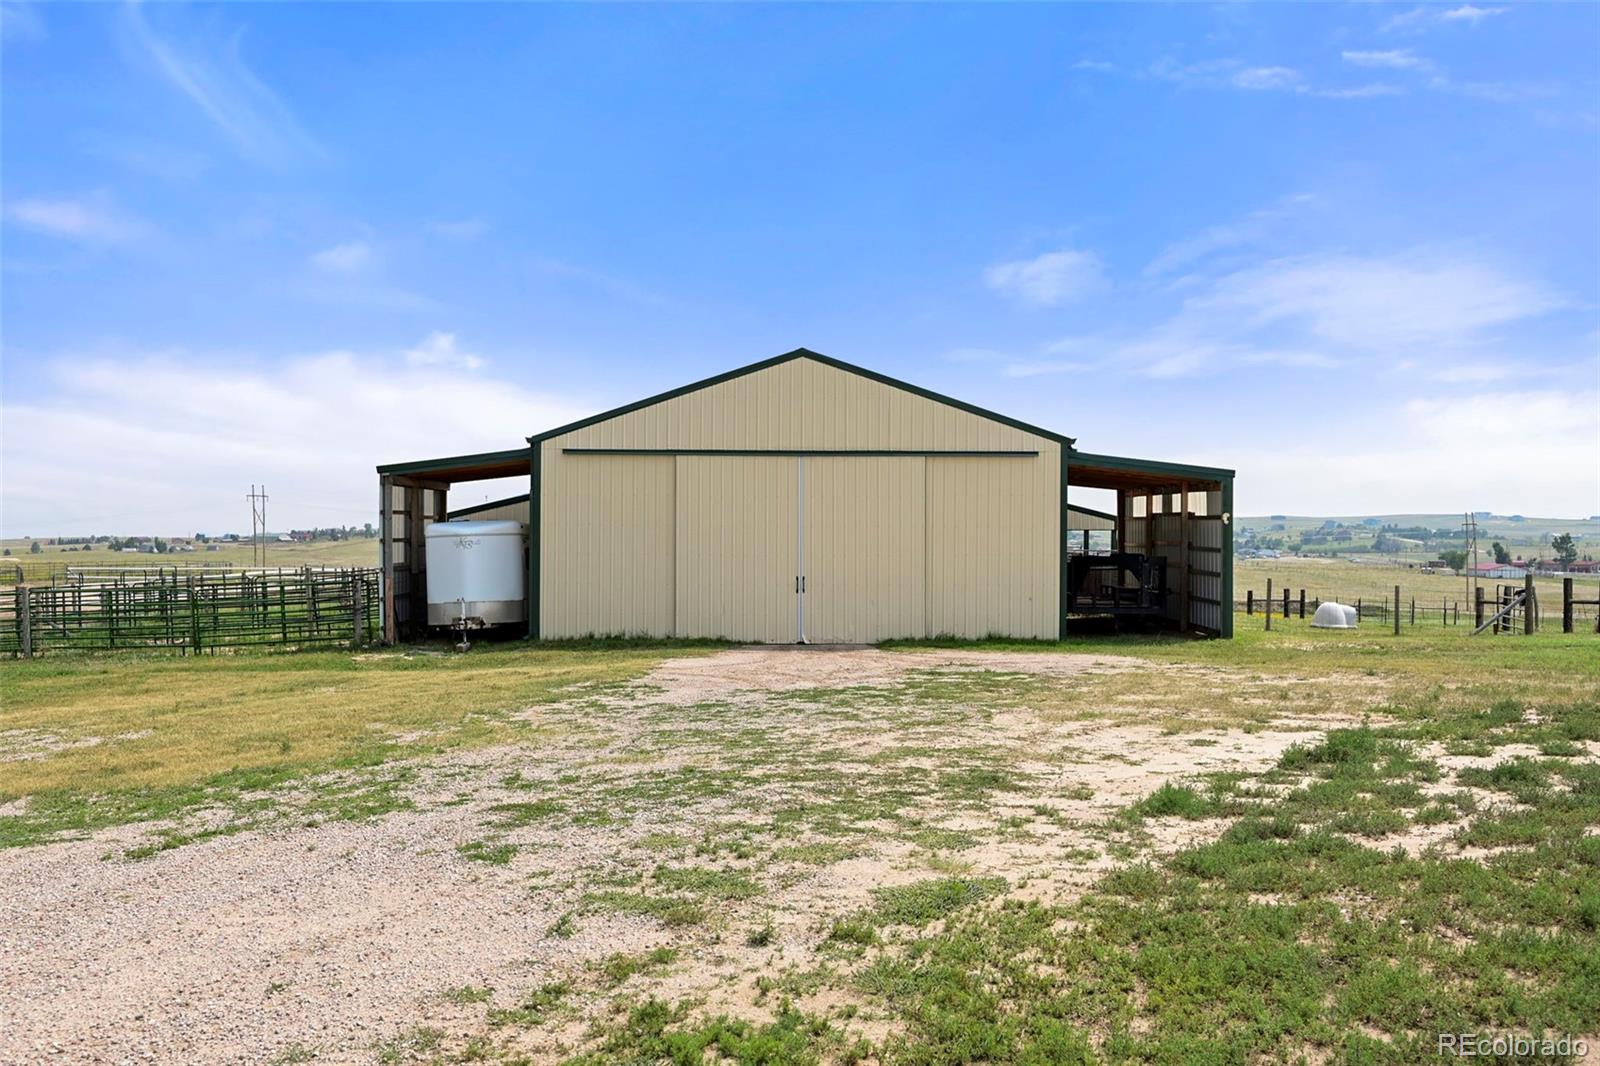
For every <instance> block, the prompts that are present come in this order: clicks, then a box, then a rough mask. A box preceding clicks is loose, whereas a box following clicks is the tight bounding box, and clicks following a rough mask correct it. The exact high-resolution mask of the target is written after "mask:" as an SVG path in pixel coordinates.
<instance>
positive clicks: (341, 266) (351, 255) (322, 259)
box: [311, 241, 377, 274]
mask: <svg viewBox="0 0 1600 1066" xmlns="http://www.w3.org/2000/svg"><path fill="white" fill-rule="evenodd" d="M376 261H377V256H376V254H375V253H374V252H373V250H372V245H370V244H368V243H367V242H366V241H347V242H345V243H344V244H335V245H334V246H333V247H331V248H324V249H323V250H322V251H320V252H315V253H313V254H312V256H311V265H312V266H314V267H316V268H317V269H318V270H321V271H325V272H327V273H329V274H360V273H363V272H365V271H367V270H370V269H371V268H372V267H373V266H374V265H375V264H376Z"/></svg>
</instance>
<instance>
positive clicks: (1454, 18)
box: [1439, 4, 1506, 26]
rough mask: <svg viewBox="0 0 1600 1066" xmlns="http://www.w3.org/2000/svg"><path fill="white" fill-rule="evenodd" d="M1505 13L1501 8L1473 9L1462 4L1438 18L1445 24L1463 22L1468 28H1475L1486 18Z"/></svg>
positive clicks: (1469, 5) (1471, 6)
mask: <svg viewBox="0 0 1600 1066" xmlns="http://www.w3.org/2000/svg"><path fill="white" fill-rule="evenodd" d="M1505 12H1506V9H1505V8H1503V7H1474V6H1473V5H1472V4H1462V5H1461V6H1460V7H1453V8H1451V9H1450V10H1449V11H1444V12H1441V13H1440V14H1439V17H1440V18H1441V19H1443V20H1444V21H1446V22H1465V23H1466V24H1467V25H1469V26H1476V25H1477V24H1478V23H1480V22H1482V21H1483V20H1484V19H1486V18H1490V17H1492V16H1494V15H1503V14H1505Z"/></svg>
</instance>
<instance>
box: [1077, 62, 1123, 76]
mask: <svg viewBox="0 0 1600 1066" xmlns="http://www.w3.org/2000/svg"><path fill="white" fill-rule="evenodd" d="M1072 69H1073V70H1093V71H1097V72H1098V73H1101V74H1110V73H1112V72H1113V71H1115V70H1116V69H1117V65H1116V64H1115V63H1108V62H1106V61H1105V60H1103V59H1080V60H1078V61H1077V62H1076V63H1074V64H1072Z"/></svg>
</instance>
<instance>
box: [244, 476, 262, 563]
mask: <svg viewBox="0 0 1600 1066" xmlns="http://www.w3.org/2000/svg"><path fill="white" fill-rule="evenodd" d="M245 499H247V500H249V501H250V561H251V562H252V563H254V564H255V565H256V566H266V565H267V487H266V486H265V485H262V486H261V491H260V492H257V491H256V487H255V486H254V485H251V486H250V494H249V495H248V496H246V497H245Z"/></svg>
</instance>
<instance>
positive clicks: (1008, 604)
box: [927, 448, 1061, 640]
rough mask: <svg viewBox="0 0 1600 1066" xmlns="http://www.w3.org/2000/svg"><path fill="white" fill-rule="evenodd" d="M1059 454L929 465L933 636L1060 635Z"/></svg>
mask: <svg viewBox="0 0 1600 1066" xmlns="http://www.w3.org/2000/svg"><path fill="white" fill-rule="evenodd" d="M1060 470H1061V458H1060V450H1059V449H1058V448H1052V449H1050V450H1047V451H1044V452H1043V453H1042V454H1041V455H1040V456H1039V457H1038V458H1033V459H984V458H954V457H938V456H935V457H929V459H928V460H927V475H928V488H927V507H928V528H927V540H928V548H927V553H928V554H927V559H928V592H927V610H928V633H929V635H931V636H944V635H951V636H958V637H983V636H987V635H989V634H991V633H994V634H1004V635H1007V636H1017V637H1037V638H1041V639H1050V640H1053V639H1055V637H1056V636H1058V635H1059V622H1058V619H1057V608H1058V605H1059V603H1060V585H1059V582H1058V572H1059V566H1060V543H1061V542H1060V537H1061V511H1060V507H1059V505H1058V500H1059V498H1060Z"/></svg>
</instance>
